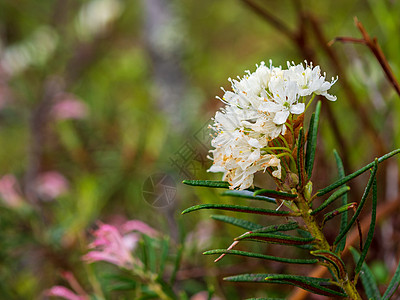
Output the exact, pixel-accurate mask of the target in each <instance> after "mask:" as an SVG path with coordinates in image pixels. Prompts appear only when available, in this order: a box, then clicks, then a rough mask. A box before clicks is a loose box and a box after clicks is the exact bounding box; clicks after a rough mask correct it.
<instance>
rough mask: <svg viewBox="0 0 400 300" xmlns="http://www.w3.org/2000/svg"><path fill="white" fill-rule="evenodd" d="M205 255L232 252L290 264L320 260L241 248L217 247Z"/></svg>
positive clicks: (312, 262) (313, 262)
mask: <svg viewBox="0 0 400 300" xmlns="http://www.w3.org/2000/svg"><path fill="white" fill-rule="evenodd" d="M203 254H204V255H212V254H232V255H240V256H246V257H254V258H261V259H266V260H273V261H277V262H282V263H289V264H315V263H317V262H318V260H317V259H294V258H283V257H276V256H271V255H264V254H260V253H253V252H246V251H239V250H226V249H215V250H210V251H205V252H204V253H203Z"/></svg>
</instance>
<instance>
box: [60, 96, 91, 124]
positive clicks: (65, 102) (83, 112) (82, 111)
mask: <svg viewBox="0 0 400 300" xmlns="http://www.w3.org/2000/svg"><path fill="white" fill-rule="evenodd" d="M56 101H57V102H56V104H54V106H53V108H52V115H53V117H54V118H55V119H56V120H67V119H84V118H86V117H87V115H88V107H87V106H86V104H85V103H84V102H82V101H81V100H79V99H78V98H77V97H76V96H75V95H72V94H68V93H62V94H59V95H58V96H57V97H56Z"/></svg>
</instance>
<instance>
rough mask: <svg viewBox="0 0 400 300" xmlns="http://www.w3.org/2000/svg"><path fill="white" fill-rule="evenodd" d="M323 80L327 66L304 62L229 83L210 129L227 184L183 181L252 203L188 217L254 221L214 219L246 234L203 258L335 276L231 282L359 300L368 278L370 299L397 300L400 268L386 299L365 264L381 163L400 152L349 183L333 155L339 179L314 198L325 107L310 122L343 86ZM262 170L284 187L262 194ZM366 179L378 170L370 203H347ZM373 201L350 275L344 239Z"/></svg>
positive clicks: (216, 168) (369, 187)
mask: <svg viewBox="0 0 400 300" xmlns="http://www.w3.org/2000/svg"><path fill="white" fill-rule="evenodd" d="M325 78H326V75H325V74H321V71H320V68H319V66H315V67H313V66H312V64H307V62H306V63H305V65H303V64H299V65H295V64H294V63H291V64H290V63H288V67H287V69H282V68H281V67H279V68H276V67H273V66H272V63H271V64H270V66H269V67H267V66H266V65H265V64H264V63H261V64H260V65H259V66H257V69H256V71H255V72H253V73H251V72H249V71H247V72H246V75H245V76H244V77H242V78H240V77H238V79H237V80H236V79H234V80H233V79H229V81H230V82H231V85H232V91H225V90H224V96H223V97H222V99H220V100H222V101H223V102H224V104H225V107H223V108H222V109H221V110H220V111H218V112H217V113H216V115H215V117H214V119H213V120H214V124H213V125H212V126H210V127H211V129H213V131H214V138H213V140H212V146H213V147H214V149H213V150H211V151H210V152H211V153H212V157H211V159H212V160H213V166H212V167H211V168H210V169H209V171H210V172H223V173H224V175H223V178H222V179H223V180H222V181H209V180H185V181H184V183H185V184H188V185H192V186H201V187H208V188H220V189H226V191H224V192H223V193H222V195H223V196H231V197H237V198H244V199H247V200H249V201H248V203H249V204H248V205H228V204H201V205H196V206H193V207H190V208H188V209H186V210H184V211H183V214H186V213H189V212H193V211H197V210H201V209H215V210H223V211H235V212H240V213H245V214H247V217H246V218H245V219H241V218H240V219H239V218H236V217H232V216H228V215H225V214H223V215H222V214H221V215H213V216H212V217H213V218H214V219H215V220H218V221H221V222H225V223H228V224H230V225H233V226H237V227H240V228H242V229H243V234H241V235H240V236H238V237H236V238H234V240H233V243H232V244H231V245H230V246H229V247H228V248H227V249H216V250H211V251H206V252H205V253H204V254H207V255H211V254H216V255H219V257H218V258H217V259H216V261H218V260H220V259H221V258H222V257H224V256H225V255H240V256H247V257H254V258H258V259H263V260H272V261H278V262H280V263H284V264H287V263H288V264H320V265H323V266H325V267H327V268H328V269H329V271H330V274H331V277H330V278H313V277H307V276H300V275H294V274H259V273H257V274H240V275H236V276H231V277H227V278H225V280H227V281H233V282H260V283H274V284H288V285H293V286H297V287H300V288H303V289H305V290H307V291H310V292H313V293H315V294H320V295H325V296H328V297H347V298H350V299H361V297H360V294H359V293H358V291H357V289H356V283H357V280H358V279H359V278H360V279H361V281H362V283H363V285H364V288H365V293H366V295H367V296H368V298H370V299H371V298H372V299H381V298H382V299H389V298H390V297H391V295H392V294H393V293H394V291H395V290H396V289H397V287H398V285H399V282H400V268H398V271H397V272H396V273H395V275H394V277H393V279H392V281H391V283H390V284H389V286H388V289H387V291H386V292H385V294H384V295H383V296H381V295H380V294H379V290H378V288H377V286H376V283H375V282H374V279H373V276H372V275H371V272H370V271H369V269H368V267H367V266H366V264H365V262H364V261H365V258H366V256H367V252H368V249H369V246H370V245H371V242H372V238H373V234H374V228H375V219H376V207H377V190H376V181H377V178H376V174H377V169H378V166H379V164H380V163H382V162H383V161H385V160H387V159H388V158H390V157H392V156H394V155H396V154H397V153H399V152H400V149H397V150H394V151H392V152H390V153H388V154H386V155H384V156H382V157H379V158H376V159H375V160H374V161H372V162H371V163H369V164H367V165H366V166H364V167H362V168H361V169H359V170H358V171H356V172H354V173H352V174H349V175H345V173H344V170H343V165H342V162H341V159H340V157H339V155H338V153H337V152H334V156H335V160H336V164H337V169H338V177H339V179H338V180H337V181H335V182H334V183H332V184H331V185H329V186H327V187H325V188H323V189H320V190H317V191H313V189H312V186H313V184H312V181H311V180H310V178H311V175H312V170H313V165H314V158H315V153H316V148H317V133H318V125H319V119H320V112H321V101H318V102H317V103H316V106H315V112H313V113H312V115H311V116H310V117H309V119H310V121H309V123H308V126H307V128H305V125H304V119H305V114H307V112H308V111H309V110H311V107H313V106H312V105H311V104H312V102H313V99H314V98H315V96H319V97H320V98H322V97H324V98H326V99H327V100H330V101H335V100H336V97H335V96H333V95H330V94H328V90H329V89H330V88H331V86H332V85H333V84H334V83H335V82H336V80H337V79H336V80H335V79H333V78H332V81H326V80H325ZM256 172H264V173H265V174H267V175H268V176H269V177H270V178H271V179H272V180H273V182H274V184H275V185H276V188H273V189H263V188H259V187H256V186H254V183H253V177H254V174H255V173H256ZM364 172H370V176H369V180H368V182H367V184H366V187H365V190H364V193H363V195H362V198H361V199H360V201H359V202H358V203H356V202H352V203H348V201H347V193H348V192H349V190H350V188H349V187H348V186H347V185H346V184H347V183H348V182H349V181H350V180H352V179H354V178H355V177H357V176H359V175H361V174H363V173H364ZM370 194H372V213H371V226H370V229H369V231H368V234H367V237H366V239H365V242H364V244H363V245H362V248H360V252H358V251H357V250H355V249H352V250H351V251H352V253H353V256H354V258H355V264H356V266H355V269H354V271H353V270H349V268H347V267H346V265H345V263H344V262H343V260H342V257H341V256H342V252H343V250H344V248H345V244H346V235H347V234H348V232H349V230H350V229H351V228H352V227H353V226H355V225H356V224H357V220H358V217H359V215H360V213H361V211H362V209H363V207H364V206H365V204H366V202H367V200H368V199H370V197H368V196H369V195H370ZM320 197H322V198H320ZM319 198H320V199H319ZM317 199H318V201H317ZM321 199H323V200H324V201H322V200H321ZM254 200H258V201H262V202H263V203H265V208H264V207H263V208H260V207H259V206H257V207H254V206H252V205H251V203H252V201H254ZM246 203H247V202H246ZM316 203H322V204H320V205H316ZM334 203H335V204H334ZM332 207H335V208H332ZM253 215H263V216H265V217H267V218H270V220H269V221H270V222H269V223H271V220H276V224H274V225H270V226H265V225H261V224H258V223H255V222H254V220H250V219H249V217H251V216H253ZM334 217H340V218H341V222H340V228H339V229H338V230H337V237H336V239H335V240H334V241H333V242H328V240H327V239H326V237H325V234H324V228H325V227H326V226H329V224H330V223H329V220H330V219H332V218H334ZM241 241H257V242H264V243H267V244H281V245H287V246H293V247H299V248H302V249H303V250H304V251H306V252H308V254H305V255H307V258H306V259H305V258H286V257H276V256H273V255H266V254H261V253H255V252H247V251H240V250H236V249H235V246H236V245H237V244H238V243H240V242H241ZM349 271H351V272H349Z"/></svg>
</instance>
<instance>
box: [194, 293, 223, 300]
mask: <svg viewBox="0 0 400 300" xmlns="http://www.w3.org/2000/svg"><path fill="white" fill-rule="evenodd" d="M208 299H210V298H209V295H208V292H207V291H202V292H198V293H196V294H194V295H193V296H192V297H190V300H208ZM211 300H222V299H221V298H219V297H216V296H213V297H211Z"/></svg>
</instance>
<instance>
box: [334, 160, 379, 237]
mask: <svg viewBox="0 0 400 300" xmlns="http://www.w3.org/2000/svg"><path fill="white" fill-rule="evenodd" d="M377 169H378V160H375V162H374V164H373V168H372V172H371V175H370V177H369V180H368V183H367V186H366V188H365V190H364V194H363V195H362V197H361V201H360V203H359V204H358V208H357V210H356V212H355V213H354V215H353V217H352V218H351V220H350V222H349V224H347V226H346V228H345V230H344V231H343V232H342V233H340V234H339V235H338V237H337V238H336V240H335V242H334V245H336V244H337V243H339V242H340V240H341V239H342V238H343V237H344V236H345V235H346V234H347V232H348V231H349V230H350V228H351V226H353V224H354V223H355V222H356V220H357V218H358V216H359V215H360V213H361V210H362V209H363V207H364V204H365V201H366V200H367V196H368V194H369V191H370V190H371V187H372V183H373V181H374V178H375V175H376V171H377Z"/></svg>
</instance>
